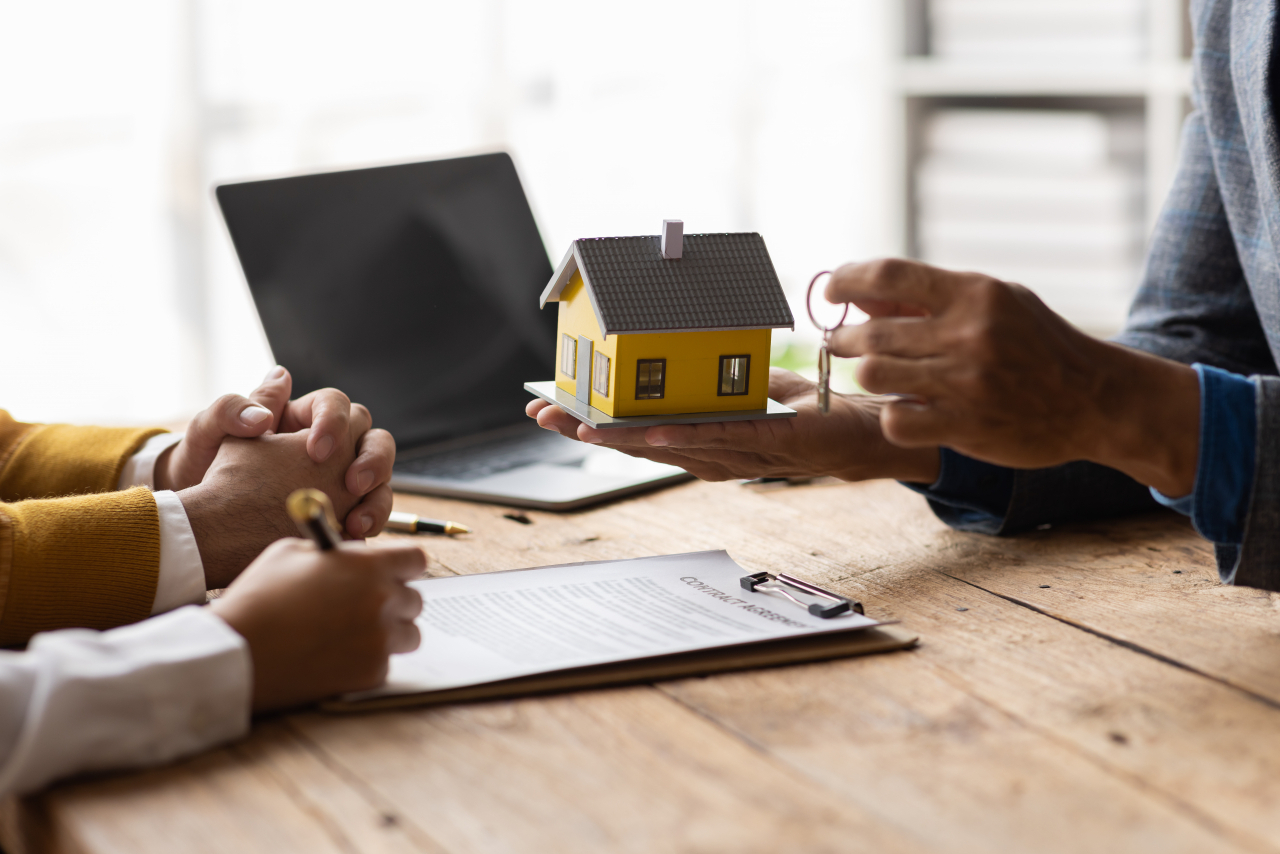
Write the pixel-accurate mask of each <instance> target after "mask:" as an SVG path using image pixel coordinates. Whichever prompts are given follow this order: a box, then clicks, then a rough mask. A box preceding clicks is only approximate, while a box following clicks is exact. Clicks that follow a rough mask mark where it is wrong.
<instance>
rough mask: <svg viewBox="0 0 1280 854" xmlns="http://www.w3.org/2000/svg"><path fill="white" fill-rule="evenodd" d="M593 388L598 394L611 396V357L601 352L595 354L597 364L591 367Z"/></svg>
mask: <svg viewBox="0 0 1280 854" xmlns="http://www.w3.org/2000/svg"><path fill="white" fill-rule="evenodd" d="M591 388H592V389H593V390H594V391H595V392H596V394H602V395H604V396H605V397H608V396H609V357H608V356H606V355H605V354H604V353H601V352H599V351H597V352H596V354H595V364H593V365H592V366H591Z"/></svg>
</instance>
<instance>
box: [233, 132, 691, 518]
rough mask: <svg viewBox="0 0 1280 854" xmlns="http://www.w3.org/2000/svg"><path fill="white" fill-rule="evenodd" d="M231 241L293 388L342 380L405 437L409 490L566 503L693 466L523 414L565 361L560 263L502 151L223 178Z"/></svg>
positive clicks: (401, 449) (403, 471)
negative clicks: (554, 264) (545, 306)
mask: <svg viewBox="0 0 1280 854" xmlns="http://www.w3.org/2000/svg"><path fill="white" fill-rule="evenodd" d="M215 194H216V197H217V201H218V206H219V208H220V209H221V211H222V216H223V219H224V220H225V222H226V225H227V230H228V231H229V232H230V235H231V241H232V243H233V244H234V246H235V250H236V254H237V255H238V256H239V259H240V266H241V268H242V269H243V270H244V275H245V278H246V279H247V280H248V283H249V290H250V292H251V293H252V294H253V300H254V303H255V304H256V306H257V309H258V316H259V317H260V318H261V321H262V327H263V329H264V330H265V331H266V335H267V340H268V342H269V343H270V345H271V350H272V353H273V355H274V357H275V359H276V361H277V362H279V363H280V364H282V365H284V366H285V367H286V368H288V369H289V371H290V372H291V373H292V374H293V383H294V385H293V388H294V394H295V396H296V395H301V394H305V393H307V392H309V391H312V390H314V389H318V388H325V387H334V388H340V389H342V390H343V391H344V392H346V393H347V394H348V395H350V397H351V399H352V400H355V401H358V402H360V403H363V404H364V405H365V406H367V407H369V409H370V411H371V412H372V413H373V418H374V424H375V425H376V426H379V427H383V428H385V429H387V430H389V431H390V432H391V434H392V435H393V436H395V439H396V446H397V454H396V465H395V469H394V474H393V477H392V481H391V485H392V486H393V487H394V488H396V489H399V490H404V491H409V492H420V493H425V494H430V495H442V496H448V497H451V498H466V499H474V500H478V501H490V502H495V503H499V504H508V505H513V506H517V507H533V508H540V509H549V510H571V509H574V508H578V507H583V506H586V505H588V504H591V503H594V502H597V501H602V500H605V499H610V498H615V497H619V496H623V495H627V494H630V493H634V492H639V491H641V490H645V489H650V488H653V487H656V486H660V485H662V484H668V483H674V482H676V481H680V480H685V479H687V478H688V477H689V475H688V473H686V472H685V471H684V470H683V469H679V468H676V467H674V466H668V465H663V464H661V463H654V462H651V461H649V460H642V459H636V458H633V457H628V456H626V455H625V454H621V453H619V452H617V451H613V450H610V449H608V448H599V447H594V446H590V445H584V444H582V443H581V442H575V441H573V440H571V439H566V438H564V437H563V436H560V435H559V434H556V433H552V432H550V431H547V430H543V429H541V428H539V427H538V426H537V424H535V423H534V422H533V421H532V420H531V419H530V418H528V417H527V416H526V415H525V414H524V408H525V405H526V404H527V403H528V402H529V401H530V400H531V399H532V398H531V396H530V395H529V393H528V392H526V391H525V390H524V388H523V386H524V382H525V381H526V380H528V379H529V377H539V376H550V375H552V374H553V373H554V371H555V352H556V345H555V335H556V313H555V311H542V310H539V308H538V295H539V294H540V293H541V292H542V289H543V288H544V287H545V286H546V284H547V282H548V281H549V280H550V278H551V273H552V269H551V262H550V261H549V260H548V258H547V253H546V249H545V248H544V246H543V243H542V238H541V236H540V235H539V234H538V227H537V224H536V223H535V222H534V219H533V212H532V211H531V210H530V208H529V202H528V200H527V199H526V198H525V195H524V190H523V189H522V187H521V185H520V178H519V176H518V175H517V174H516V169H515V164H514V163H512V161H511V158H510V156H508V155H507V154H505V153H496V154H484V155H479V156H475V157H459V158H453V159H448V160H433V161H428V162H425V163H407V164H401V165H395V166H380V167H375V168H369V169H354V170H350V171H343V172H326V173H322V174H315V175H300V176H295V177H288V178H274V179H269V180H262V181H246V182H239V183H230V184H222V185H220V186H218V187H217V188H216V189H215Z"/></svg>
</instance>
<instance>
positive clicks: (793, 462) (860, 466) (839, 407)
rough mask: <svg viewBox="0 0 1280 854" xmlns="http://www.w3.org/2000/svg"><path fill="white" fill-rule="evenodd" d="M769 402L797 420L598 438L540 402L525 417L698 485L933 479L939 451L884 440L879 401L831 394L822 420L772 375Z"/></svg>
mask: <svg viewBox="0 0 1280 854" xmlns="http://www.w3.org/2000/svg"><path fill="white" fill-rule="evenodd" d="M769 396H770V397H772V398H773V399H774V400H776V401H778V402H779V403H784V404H786V405H787V406H790V407H791V408H792V409H794V410H796V411H797V412H798V413H799V415H797V416H796V417H795V418H776V419H770V420H767V421H725V422H716V423H710V424H673V425H668V426H663V427H649V428H641V427H636V428H609V429H607V430H597V429H595V428H592V427H589V426H587V425H586V424H583V423H582V422H581V421H579V420H578V419H576V418H574V417H573V416H572V415H570V414H569V413H567V412H565V411H564V410H563V409H561V408H560V407H558V406H553V405H551V404H549V403H547V402H546V401H543V400H535V401H532V402H531V403H530V404H529V405H528V406H527V407H526V408H525V412H526V413H528V415H529V416H530V417H532V418H536V419H537V421H538V425H539V426H540V427H543V428H546V429H548V430H555V431H557V432H559V433H561V434H562V435H564V436H567V437H569V438H570V439H579V440H581V441H583V442H589V443H591V444H595V445H604V446H605V447H609V448H616V449H617V450H619V451H622V452H624V453H627V454H630V455H631V456H633V457H644V458H646V459H650V460H655V461H657V462H660V463H669V464H671V465H674V466H680V467H681V468H683V469H685V470H686V471H688V472H690V473H691V474H693V475H695V476H697V477H699V478H702V479H703V480H729V479H732V478H754V477H813V476H818V475H831V476H834V477H839V478H843V479H845V480H868V479H871V478H877V477H894V478H898V479H900V480H912V481H918V482H921V483H932V482H933V481H934V480H936V479H937V477H938V453H937V450H936V449H929V448H925V449H906V448H901V447H898V446H895V445H893V444H890V443H889V442H886V441H885V440H884V437H883V436H882V435H881V434H880V408H881V407H882V406H883V405H884V401H883V400H882V399H881V398H874V397H867V396H864V395H841V394H833V395H832V396H831V412H830V414H828V415H822V414H821V413H819V412H818V396H817V387H816V386H815V385H814V384H813V383H811V382H809V381H808V380H806V379H804V378H803V377H800V376H798V375H797V374H793V373H791V372H790V371H784V370H782V369H781V368H772V369H770V371H769Z"/></svg>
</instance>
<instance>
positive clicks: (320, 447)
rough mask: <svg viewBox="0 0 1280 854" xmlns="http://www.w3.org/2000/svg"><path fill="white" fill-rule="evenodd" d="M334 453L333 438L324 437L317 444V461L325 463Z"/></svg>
mask: <svg viewBox="0 0 1280 854" xmlns="http://www.w3.org/2000/svg"><path fill="white" fill-rule="evenodd" d="M332 453H333V437H332V436H324V437H322V438H321V439H320V441H319V442H316V459H318V460H319V461H320V462H324V461H325V460H327V459H329V455H330V454H332Z"/></svg>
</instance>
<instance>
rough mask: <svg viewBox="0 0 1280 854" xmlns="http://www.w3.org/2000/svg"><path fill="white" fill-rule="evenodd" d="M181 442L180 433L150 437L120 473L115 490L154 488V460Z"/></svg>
mask: <svg viewBox="0 0 1280 854" xmlns="http://www.w3.org/2000/svg"><path fill="white" fill-rule="evenodd" d="M181 441H182V434H181V433H161V434H159V435H157V436H152V437H151V438H150V439H148V440H147V441H146V442H144V443H143V444H142V447H141V448H139V449H138V450H137V452H136V453H134V455H133V456H132V457H129V460H128V462H126V463H125V464H124V469H123V470H121V472H120V479H119V480H118V481H116V489H129V488H131V487H134V486H146V487H149V488H151V489H155V488H156V460H158V459H160V455H161V454H163V453H164V452H165V451H166V450H168V449H169V447H171V446H173V445H176V444H178V443H179V442H181Z"/></svg>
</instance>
